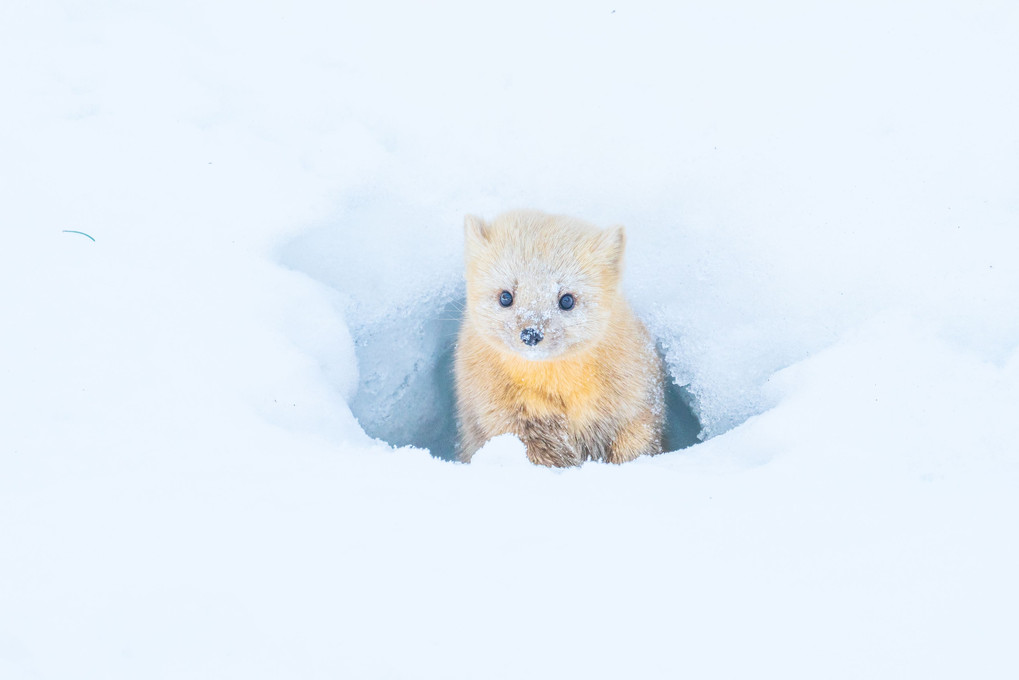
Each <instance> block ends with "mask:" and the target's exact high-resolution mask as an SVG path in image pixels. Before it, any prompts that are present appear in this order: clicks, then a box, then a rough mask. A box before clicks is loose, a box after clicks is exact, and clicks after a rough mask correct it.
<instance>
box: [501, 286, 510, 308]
mask: <svg viewBox="0 0 1019 680" xmlns="http://www.w3.org/2000/svg"><path fill="white" fill-rule="evenodd" d="M499 304H500V305H502V306H503V307H509V306H510V305H512V304H513V293H511V292H509V291H508V290H504V291H502V292H501V293H499Z"/></svg>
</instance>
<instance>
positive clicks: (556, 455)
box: [518, 417, 583, 467]
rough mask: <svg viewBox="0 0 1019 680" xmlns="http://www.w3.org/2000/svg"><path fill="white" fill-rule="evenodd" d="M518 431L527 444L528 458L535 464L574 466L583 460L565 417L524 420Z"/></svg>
mask: <svg viewBox="0 0 1019 680" xmlns="http://www.w3.org/2000/svg"><path fill="white" fill-rule="evenodd" d="M518 431H519V433H520V439H521V440H523V442H524V444H525V445H526V446H527V459H528V460H529V461H531V462H532V463H534V464H535V465H545V466H547V467H572V466H574V465H580V464H581V462H583V460H582V458H581V456H580V452H579V451H578V450H577V446H576V444H575V443H574V442H573V439H572V437H570V433H569V430H567V428H566V418H564V417H551V418H534V419H527V420H522V421H521V422H520V428H519V430H518Z"/></svg>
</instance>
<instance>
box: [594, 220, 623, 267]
mask: <svg viewBox="0 0 1019 680" xmlns="http://www.w3.org/2000/svg"><path fill="white" fill-rule="evenodd" d="M624 250H626V230H625V229H623V227H622V226H621V225H620V226H615V227H609V228H608V229H605V230H603V231H602V232H601V233H600V234H598V235H597V236H595V237H594V243H593V244H592V251H593V252H594V254H595V257H597V258H598V259H599V260H600V261H601V262H603V263H605V264H606V265H607V266H608V267H610V268H611V269H612V270H613V271H615V272H616V273H619V271H620V270H621V269H622V266H623V251H624Z"/></svg>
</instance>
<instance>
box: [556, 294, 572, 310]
mask: <svg viewBox="0 0 1019 680" xmlns="http://www.w3.org/2000/svg"><path fill="white" fill-rule="evenodd" d="M559 306H560V307H562V308H563V309H573V296H572V295H570V294H569V293H567V294H566V295H564V296H562V297H561V298H559Z"/></svg>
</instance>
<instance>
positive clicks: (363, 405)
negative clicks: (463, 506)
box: [279, 212, 702, 460]
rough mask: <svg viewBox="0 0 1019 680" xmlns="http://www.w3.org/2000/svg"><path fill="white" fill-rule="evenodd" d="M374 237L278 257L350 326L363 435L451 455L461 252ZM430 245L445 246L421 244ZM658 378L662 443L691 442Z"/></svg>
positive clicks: (675, 398) (326, 238) (673, 395)
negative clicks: (325, 294) (322, 292)
mask: <svg viewBox="0 0 1019 680" xmlns="http://www.w3.org/2000/svg"><path fill="white" fill-rule="evenodd" d="M358 217H360V218H364V216H363V215H359V216H358ZM371 217H372V218H373V219H367V220H365V221H366V222H367V223H372V222H374V223H375V224H374V225H373V226H382V225H386V226H387V228H388V229H390V230H391V229H392V226H391V225H394V224H414V220H413V218H414V216H413V214H396V215H393V214H391V213H388V212H387V213H384V214H382V215H372V216H371ZM400 218H403V219H400ZM357 221H360V220H357ZM379 233H380V232H379V231H376V230H375V229H367V228H366V229H358V230H354V229H347V230H342V229H339V228H338V227H337V226H336V225H335V224H333V225H329V226H323V227H321V228H317V229H312V230H310V231H308V232H305V233H304V234H302V235H300V236H298V237H297V238H296V239H294V240H293V241H291V242H290V243H288V244H286V245H285V246H284V247H283V249H282V251H281V252H280V257H279V259H280V262H281V263H282V264H283V265H284V266H287V267H289V268H291V269H295V270H297V271H299V272H302V273H303V274H306V275H308V276H310V277H311V278H313V279H314V280H316V281H318V282H319V283H321V284H323V285H324V286H326V287H327V288H328V289H329V294H330V295H332V296H333V298H334V305H335V307H336V308H337V313H338V314H339V315H342V316H343V317H344V320H345V321H346V323H347V325H348V327H349V329H350V333H351V336H352V338H353V340H354V345H355V353H356V358H357V369H358V380H357V389H356V390H355V391H354V393H353V395H350V394H348V395H347V397H348V404H349V405H350V409H351V411H352V412H353V414H354V416H355V417H356V418H357V420H358V421H359V422H360V424H361V426H362V427H363V428H364V430H365V432H366V433H368V434H369V435H370V436H372V437H375V438H377V439H380V440H383V441H385V442H387V443H389V444H391V445H393V446H416V447H420V448H424V449H428V450H429V451H430V452H431V453H432V455H433V456H436V457H438V458H442V459H446V460H453V459H455V447H456V415H455V413H456V400H455V396H454V390H453V353H454V350H455V346H456V338H457V332H458V330H459V327H460V317H461V312H462V309H463V304H464V291H463V280H462V274H461V269H462V260H461V259H460V258H461V257H462V256H461V254H460V251H459V250H458V249H457V250H451V249H450V248H449V247H448V242H449V239H448V237H446V236H445V235H442V236H440V237H438V238H436V237H435V236H434V235H429V234H428V233H427V232H423V231H420V230H416V229H409V228H408V229H405V230H403V232H402V233H401V234H400V237H399V238H395V237H394V238H393V239H392V240H390V239H387V238H380V236H379ZM436 243H439V244H443V243H444V244H445V245H444V246H442V248H441V249H435V250H430V248H432V246H433V244H436ZM390 246H393V247H390ZM315 358H316V359H317V360H318V361H319V363H320V364H321V365H322V366H323V367H328V366H330V365H331V364H332V363H335V362H334V361H333V360H332V358H331V357H328V356H316V357H315ZM665 363H666V365H667V370H669V368H668V362H665ZM324 373H325V374H326V378H327V379H328V377H329V372H328V371H327V370H325V369H324ZM666 384H667V387H666V395H665V400H666V431H665V441H664V444H665V450H666V451H674V450H677V449H681V448H685V447H687V446H690V445H692V444H695V443H697V442H698V441H700V439H699V436H700V435H701V433H702V428H701V423H700V422H699V420H698V418H697V416H696V415H695V412H694V409H693V408H692V404H693V398H692V397H691V394H690V392H689V391H688V390H687V389H686V388H685V387H684V386H680V385H677V384H676V382H675V380H674V379H673V376H672V375H671V373H670V374H669V376H668V379H667V381H666Z"/></svg>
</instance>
